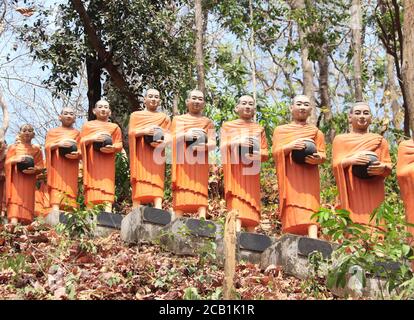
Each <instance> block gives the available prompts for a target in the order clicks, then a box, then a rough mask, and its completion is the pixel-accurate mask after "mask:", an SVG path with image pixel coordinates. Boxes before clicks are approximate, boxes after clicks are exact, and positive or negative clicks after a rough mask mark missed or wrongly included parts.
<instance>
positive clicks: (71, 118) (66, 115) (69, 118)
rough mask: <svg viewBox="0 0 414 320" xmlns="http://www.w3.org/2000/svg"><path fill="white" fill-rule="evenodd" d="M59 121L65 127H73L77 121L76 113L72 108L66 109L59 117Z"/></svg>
mask: <svg viewBox="0 0 414 320" xmlns="http://www.w3.org/2000/svg"><path fill="white" fill-rule="evenodd" d="M59 120H60V121H61V122H62V125H63V126H64V127H71V126H72V125H73V124H74V123H75V120H76V116H75V111H74V110H73V109H71V108H64V109H63V110H62V113H61V114H60V115H59Z"/></svg>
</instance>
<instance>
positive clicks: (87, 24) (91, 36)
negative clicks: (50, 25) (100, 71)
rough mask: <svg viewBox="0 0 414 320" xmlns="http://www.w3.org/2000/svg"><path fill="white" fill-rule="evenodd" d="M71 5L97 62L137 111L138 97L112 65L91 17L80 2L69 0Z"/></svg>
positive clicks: (109, 55)
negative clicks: (77, 15)
mask: <svg viewBox="0 0 414 320" xmlns="http://www.w3.org/2000/svg"><path fill="white" fill-rule="evenodd" d="M71 3H72V5H73V7H74V9H75V11H76V12H77V13H78V14H79V18H80V20H81V22H82V24H83V28H84V29H85V34H86V36H87V38H88V41H89V43H90V44H91V48H92V49H94V50H95V52H96V55H97V57H98V60H99V62H100V63H102V67H103V68H105V69H106V70H107V71H108V73H109V75H110V76H111V80H112V81H113V83H114V85H115V86H116V87H117V88H118V90H119V91H120V93H121V94H123V95H124V96H125V97H126V98H127V99H128V102H129V104H130V106H131V109H137V108H138V107H139V106H140V102H139V99H138V97H137V96H136V94H135V93H134V92H132V91H131V90H130V88H129V86H128V83H127V82H126V80H125V79H124V76H123V75H122V74H121V73H120V72H119V70H118V68H117V67H116V66H115V64H114V63H113V61H112V56H111V52H109V51H107V50H106V48H105V45H104V43H103V42H102V40H101V39H100V38H99V37H98V34H97V32H96V30H95V26H94V25H93V22H92V20H91V17H90V16H89V15H88V13H87V12H86V10H85V7H84V5H83V2H82V0H71Z"/></svg>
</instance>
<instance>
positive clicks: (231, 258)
mask: <svg viewBox="0 0 414 320" xmlns="http://www.w3.org/2000/svg"><path fill="white" fill-rule="evenodd" d="M235 274H236V212H235V211H234V210H231V211H230V212H229V213H228V214H227V217H226V222H225V225H224V283H223V299H224V300H232V299H234V291H235V290H234V275H235Z"/></svg>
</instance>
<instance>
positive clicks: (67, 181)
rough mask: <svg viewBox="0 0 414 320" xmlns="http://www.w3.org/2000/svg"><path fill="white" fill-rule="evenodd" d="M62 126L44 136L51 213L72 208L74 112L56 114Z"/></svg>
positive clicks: (75, 186) (76, 166)
mask: <svg viewBox="0 0 414 320" xmlns="http://www.w3.org/2000/svg"><path fill="white" fill-rule="evenodd" d="M59 120H60V122H61V123H62V125H61V126H60V127H58V128H53V129H50V130H49V131H48V133H47V135H46V141H45V153H46V168H47V187H48V190H49V197H50V205H51V206H52V210H53V211H55V212H58V211H59V210H60V209H65V210H68V209H69V208H70V207H76V206H77V203H76V197H77V194H78V172H79V158H80V150H79V148H78V147H79V139H80V133H79V131H78V130H76V129H75V128H74V127H73V124H74V123H75V120H76V115H75V111H74V110H73V109H72V108H69V107H65V108H63V109H62V112H61V113H60V115H59Z"/></svg>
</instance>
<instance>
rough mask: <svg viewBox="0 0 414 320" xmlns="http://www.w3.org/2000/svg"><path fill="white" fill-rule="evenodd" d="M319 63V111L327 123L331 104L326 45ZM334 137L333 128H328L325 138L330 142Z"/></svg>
mask: <svg viewBox="0 0 414 320" xmlns="http://www.w3.org/2000/svg"><path fill="white" fill-rule="evenodd" d="M318 64H319V95H320V99H321V105H320V107H321V112H323V116H324V121H325V123H326V124H329V123H330V122H331V120H332V105H331V98H330V96H329V84H328V77H329V59H328V48H327V46H326V45H324V46H323V48H322V54H321V56H320V57H319V59H318ZM334 137H335V131H334V130H333V128H330V129H329V132H328V134H327V137H326V140H327V142H329V143H330V142H332V141H333V138H334Z"/></svg>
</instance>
